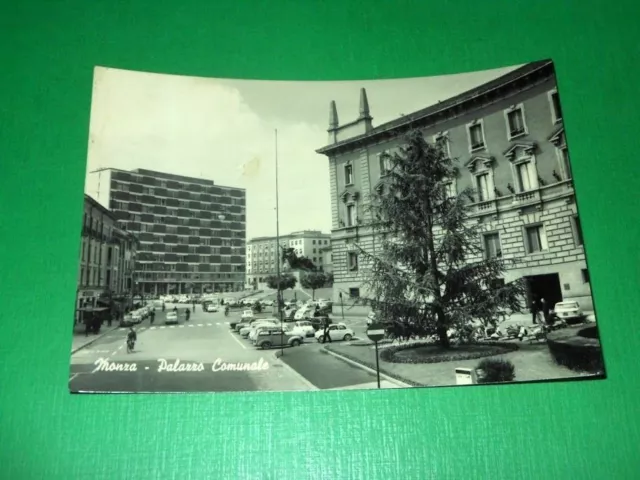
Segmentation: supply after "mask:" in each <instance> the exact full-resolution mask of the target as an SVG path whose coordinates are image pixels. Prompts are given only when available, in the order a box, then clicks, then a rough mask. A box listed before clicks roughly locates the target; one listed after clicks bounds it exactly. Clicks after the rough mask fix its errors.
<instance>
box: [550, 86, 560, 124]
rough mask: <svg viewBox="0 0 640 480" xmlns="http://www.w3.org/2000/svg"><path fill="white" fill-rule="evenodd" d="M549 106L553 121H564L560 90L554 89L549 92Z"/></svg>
mask: <svg viewBox="0 0 640 480" xmlns="http://www.w3.org/2000/svg"><path fill="white" fill-rule="evenodd" d="M548 95H549V106H550V108H551V121H552V122H553V123H554V124H555V123H558V122H561V121H562V107H561V106H560V97H559V96H558V90H557V89H553V90H551V91H550V92H549V93H548Z"/></svg>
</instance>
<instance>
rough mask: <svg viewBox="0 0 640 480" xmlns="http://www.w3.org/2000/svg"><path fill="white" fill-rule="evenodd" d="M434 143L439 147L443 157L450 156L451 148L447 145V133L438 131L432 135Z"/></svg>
mask: <svg viewBox="0 0 640 480" xmlns="http://www.w3.org/2000/svg"><path fill="white" fill-rule="evenodd" d="M433 143H434V145H435V146H436V147H437V148H439V149H440V150H441V151H442V153H443V154H444V156H445V157H447V158H451V149H450V146H449V133H448V132H440V133H437V134H436V135H434V136H433Z"/></svg>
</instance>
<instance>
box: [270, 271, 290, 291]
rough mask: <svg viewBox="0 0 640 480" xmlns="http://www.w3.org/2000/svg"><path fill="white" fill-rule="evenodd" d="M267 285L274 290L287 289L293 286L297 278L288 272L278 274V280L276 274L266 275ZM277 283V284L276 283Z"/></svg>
mask: <svg viewBox="0 0 640 480" xmlns="http://www.w3.org/2000/svg"><path fill="white" fill-rule="evenodd" d="M266 280H267V282H266V283H267V286H268V287H269V288H273V289H275V290H287V289H288V288H295V286H296V284H297V283H298V280H297V279H296V277H294V276H293V275H291V274H289V273H283V274H281V275H280V281H279V282H278V276H277V275H271V276H269V277H267V279H266ZM278 284H279V285H278Z"/></svg>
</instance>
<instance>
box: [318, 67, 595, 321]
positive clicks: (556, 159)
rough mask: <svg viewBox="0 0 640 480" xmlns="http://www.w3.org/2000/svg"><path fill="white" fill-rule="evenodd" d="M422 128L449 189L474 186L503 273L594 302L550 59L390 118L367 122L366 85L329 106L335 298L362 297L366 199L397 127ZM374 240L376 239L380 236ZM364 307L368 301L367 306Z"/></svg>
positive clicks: (490, 249)
mask: <svg viewBox="0 0 640 480" xmlns="http://www.w3.org/2000/svg"><path fill="white" fill-rule="evenodd" d="M410 129H419V130H420V131H422V132H423V134H424V135H425V137H426V138H427V139H428V140H429V141H431V142H434V143H438V144H440V145H441V146H442V148H443V149H444V150H445V152H446V153H447V154H448V155H449V156H450V158H452V159H453V160H454V162H455V165H456V166H457V169H458V174H457V178H454V179H452V182H451V184H450V185H449V186H448V189H449V192H450V194H451V195H456V194H457V192H461V191H462V190H463V189H465V188H467V187H472V188H474V189H475V192H476V193H475V195H473V196H472V198H469V199H467V200H468V208H469V214H470V217H471V218H472V221H477V222H479V223H482V228H483V243H484V250H485V252H484V254H485V255H487V256H501V257H503V258H505V259H515V260H518V263H517V266H516V267H515V268H510V269H509V270H508V271H507V272H506V275H505V278H504V281H507V282H508V281H511V280H512V279H515V278H520V277H524V278H525V279H526V281H527V282H526V283H527V297H528V298H527V300H529V299H530V298H531V296H532V295H536V296H538V297H544V298H545V299H547V301H548V302H549V303H551V304H554V303H555V302H557V301H560V300H562V299H575V300H578V301H579V302H580V304H581V306H582V307H583V308H584V309H587V310H589V309H592V308H593V307H592V299H591V289H590V285H589V273H588V270H587V265H586V261H585V254H584V247H583V239H582V229H581V226H580V221H579V218H578V216H577V210H576V202H575V192H574V187H573V182H572V175H571V165H570V162H569V153H568V148H567V142H566V139H565V133H564V126H563V118H562V109H561V106H560V100H559V96H558V91H557V85H556V77H555V71H554V67H553V63H552V62H551V61H542V62H535V63H531V64H528V65H525V66H523V67H521V68H519V69H516V70H514V71H512V72H510V73H508V74H506V75H504V76H501V77H499V78H497V79H495V80H493V81H491V82H488V83H486V84H484V85H481V86H479V87H477V88H474V89H472V90H470V91H467V92H465V93H462V94H460V95H458V96H455V97H453V98H450V99H448V100H445V101H442V102H440V103H438V104H436V105H433V106H430V107H427V108H425V109H422V110H419V111H417V112H414V113H412V114H409V115H405V116H402V117H400V118H398V119H396V120H393V121H391V122H388V123H385V124H382V125H379V126H377V127H374V126H373V123H372V117H371V113H370V110H369V104H368V99H367V95H366V92H365V91H364V89H362V90H361V98H360V115H359V117H358V118H357V119H356V120H355V121H352V122H348V123H345V124H343V125H340V124H339V122H338V115H337V109H336V105H335V102H331V106H330V125H329V145H327V146H325V147H323V148H321V149H319V150H318V153H321V154H323V155H326V156H327V157H328V159H329V168H330V188H331V209H332V218H333V225H332V232H331V234H332V237H331V243H332V247H333V258H334V261H333V270H334V282H335V283H334V300H336V301H337V300H338V297H339V294H340V293H341V292H342V293H343V294H346V295H348V296H351V297H359V296H366V292H365V291H364V290H363V288H364V286H363V280H364V279H365V276H366V274H367V272H366V266H363V265H360V264H359V262H358V250H357V249H356V244H358V245H360V246H361V247H362V248H364V249H365V250H367V251H371V252H373V253H375V249H376V241H375V240H376V239H375V238H374V235H372V230H371V227H370V223H371V220H372V219H371V216H370V213H369V212H367V211H366V209H365V206H366V204H367V202H368V201H369V198H370V194H371V193H372V192H374V191H375V190H376V189H379V188H380V187H381V186H382V183H383V179H384V178H383V177H384V175H385V171H386V169H388V168H389V165H387V164H385V160H384V158H385V156H381V153H383V152H393V151H394V149H396V148H397V147H398V145H399V141H401V140H400V138H399V136H401V135H402V134H403V133H405V132H407V131H408V130H410ZM378 245H379V243H378ZM363 310H366V307H363Z"/></svg>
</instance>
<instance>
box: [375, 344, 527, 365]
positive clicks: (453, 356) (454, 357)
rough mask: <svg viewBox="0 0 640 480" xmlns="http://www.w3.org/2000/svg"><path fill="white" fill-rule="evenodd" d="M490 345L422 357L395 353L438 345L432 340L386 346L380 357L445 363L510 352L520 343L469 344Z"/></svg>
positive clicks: (396, 360) (415, 361) (412, 362)
mask: <svg viewBox="0 0 640 480" xmlns="http://www.w3.org/2000/svg"><path fill="white" fill-rule="evenodd" d="M475 345H480V346H488V347H491V348H489V349H486V350H482V351H479V352H470V351H464V350H462V351H459V352H456V351H455V348H456V347H453V348H452V352H451V353H450V354H448V355H441V354H440V355H435V356H433V357H428V356H427V357H421V358H417V359H416V358H399V357H396V356H395V354H396V353H397V352H399V351H401V350H406V349H408V348H418V347H437V344H434V343H430V342H416V343H412V344H408V345H398V346H395V347H388V348H385V349H384V350H382V351H381V352H380V358H381V359H382V360H384V361H386V362H390V363H409V364H414V365H416V364H422V363H443V362H454V361H462V360H473V359H476V358H483V357H492V356H494V355H502V354H504V353H508V352H515V351H516V350H518V349H519V347H518V345H517V344H515V343H507V342H477V343H471V344H469V346H475Z"/></svg>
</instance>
